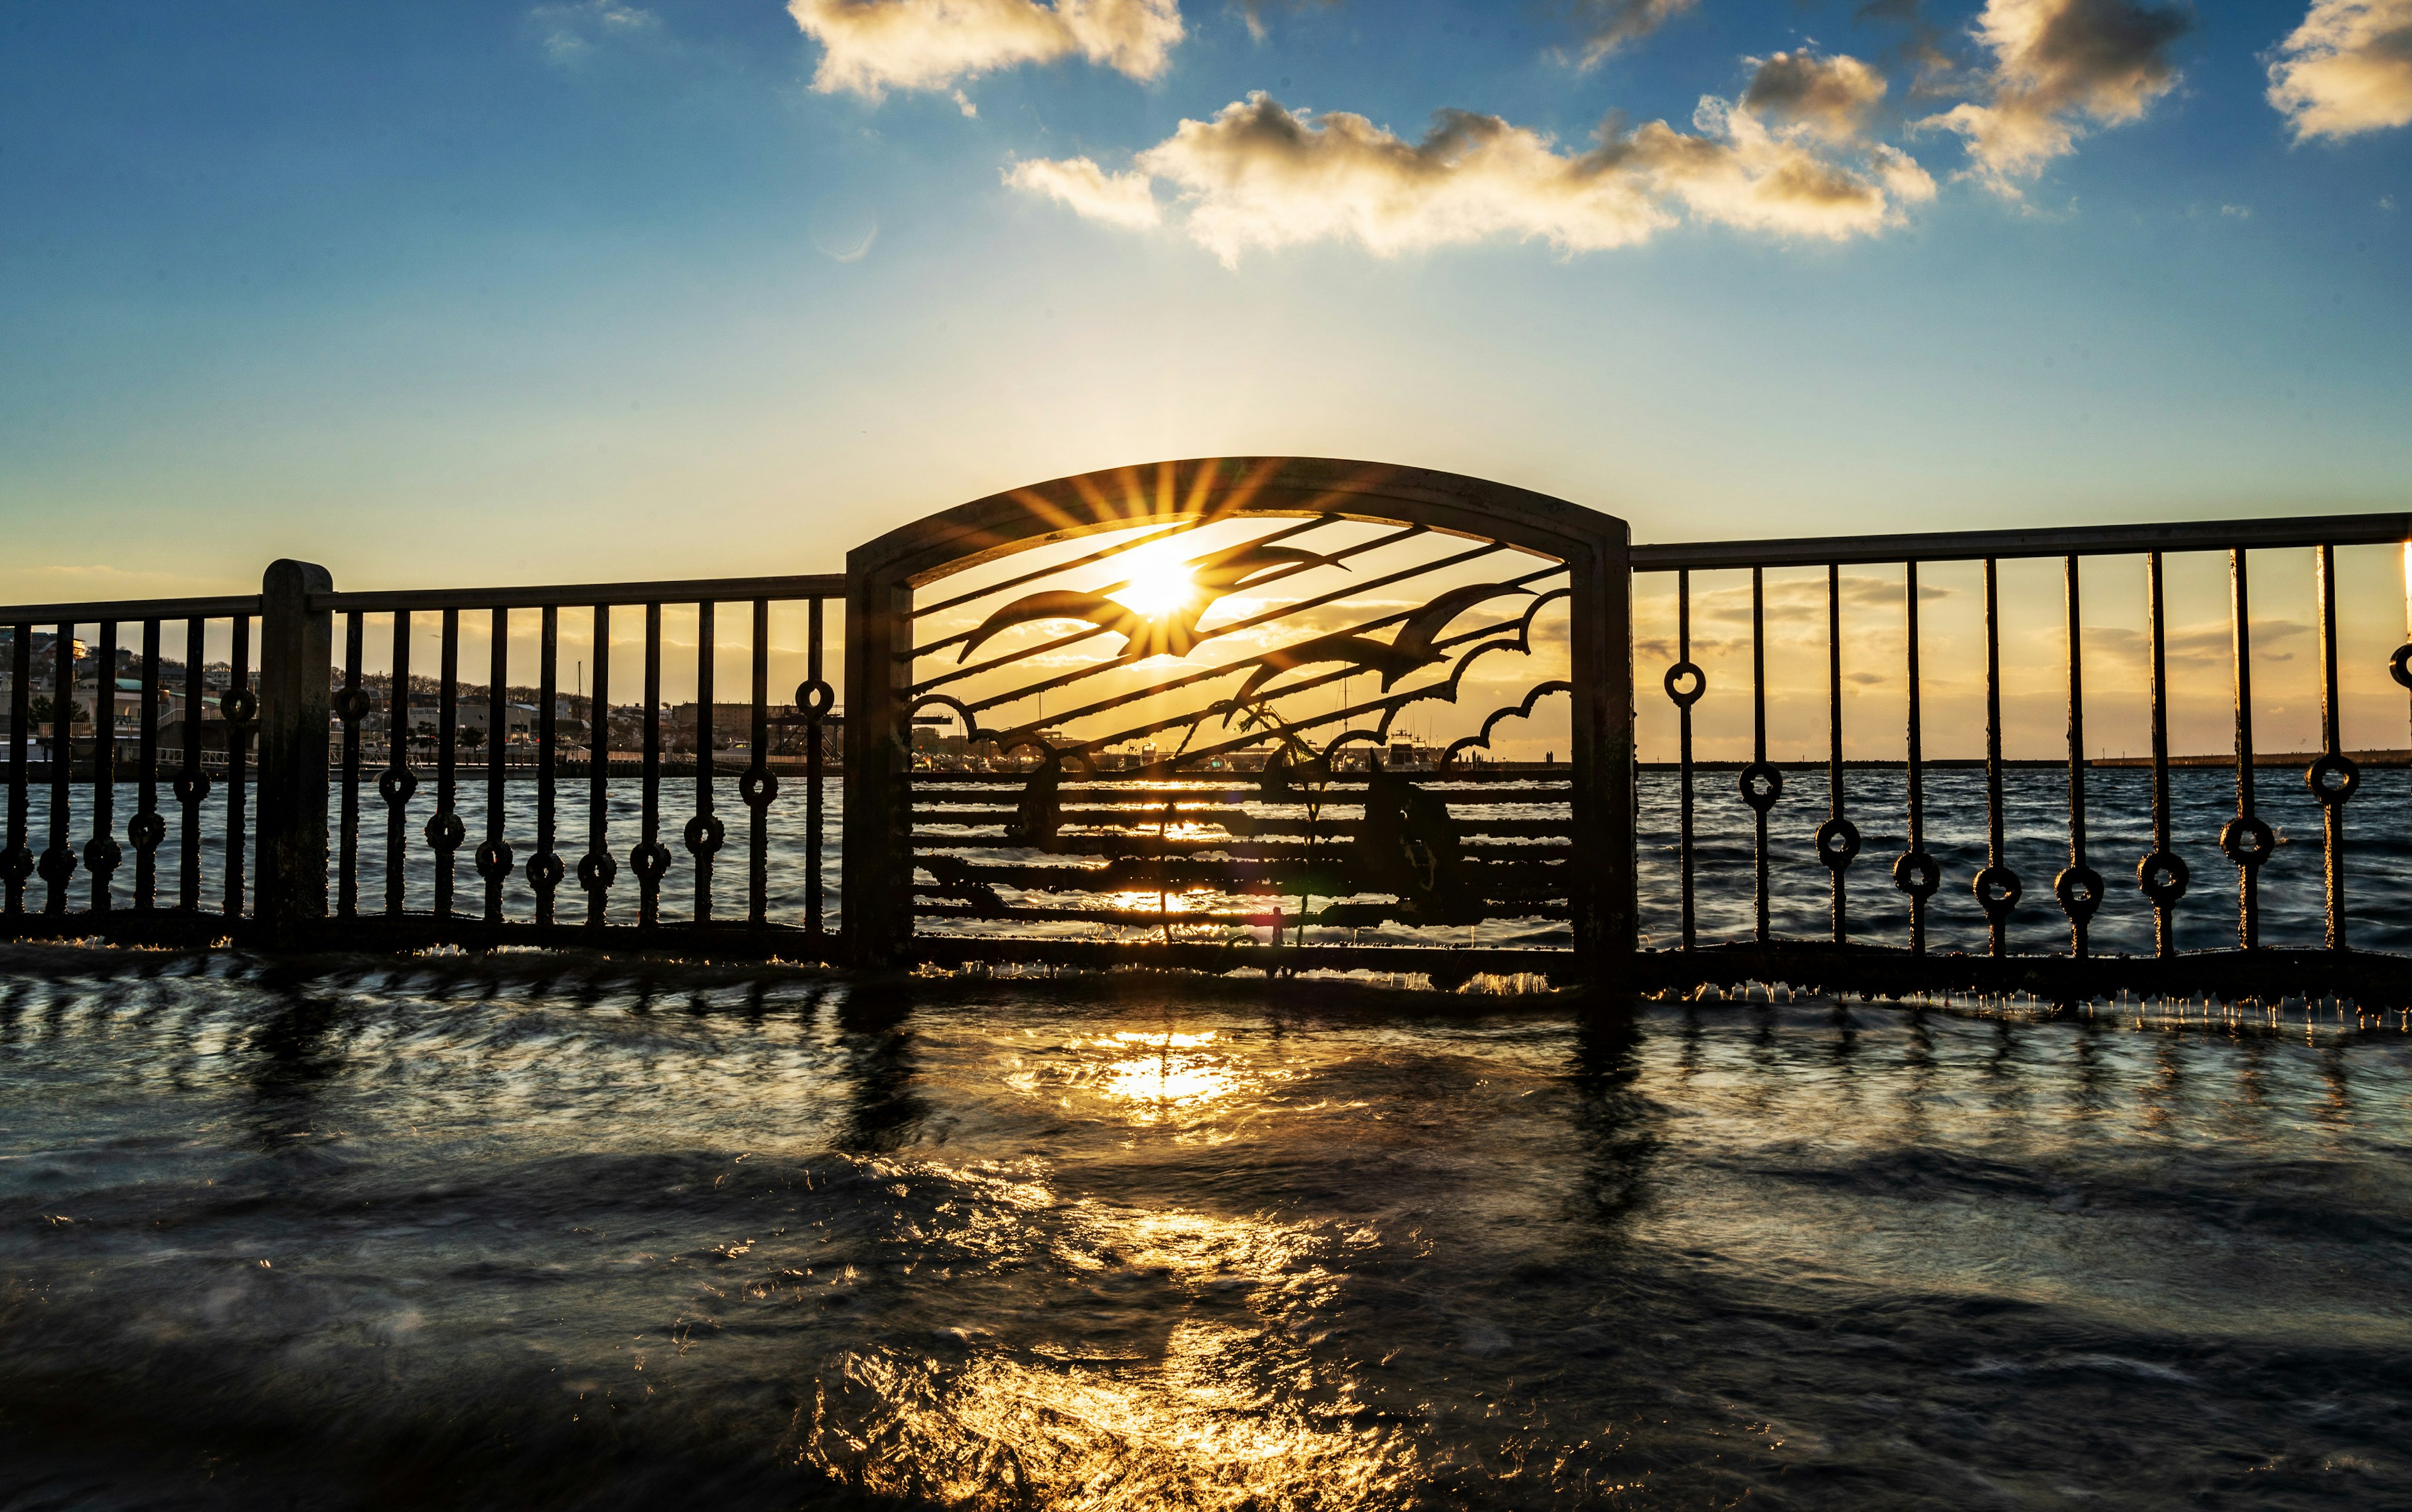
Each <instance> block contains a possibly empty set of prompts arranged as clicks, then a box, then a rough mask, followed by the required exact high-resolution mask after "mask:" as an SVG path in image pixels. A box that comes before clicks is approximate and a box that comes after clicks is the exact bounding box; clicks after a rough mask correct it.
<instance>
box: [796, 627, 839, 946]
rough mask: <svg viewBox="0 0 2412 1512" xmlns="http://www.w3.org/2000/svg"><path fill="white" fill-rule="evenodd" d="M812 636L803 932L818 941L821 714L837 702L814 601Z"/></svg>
mask: <svg viewBox="0 0 2412 1512" xmlns="http://www.w3.org/2000/svg"><path fill="white" fill-rule="evenodd" d="M810 613H811V615H812V624H811V633H810V636H809V638H808V639H807V641H806V649H805V652H804V679H805V685H804V688H803V690H802V692H801V693H799V694H798V696H797V700H796V701H797V706H798V707H799V708H800V709H802V712H803V714H804V751H805V753H806V754H805V757H804V759H805V762H806V765H805V767H804V932H805V933H807V934H809V935H811V936H812V937H813V939H815V940H816V941H817V940H818V939H819V938H820V937H821V934H822V932H823V929H822V922H821V715H822V714H824V713H826V712H829V708H830V705H831V703H832V702H833V701H834V699H833V698H832V697H831V691H830V686H829V684H828V683H826V682H824V681H822V678H821V601H820V600H819V599H817V598H816V599H814V600H813V601H812V609H811V610H810Z"/></svg>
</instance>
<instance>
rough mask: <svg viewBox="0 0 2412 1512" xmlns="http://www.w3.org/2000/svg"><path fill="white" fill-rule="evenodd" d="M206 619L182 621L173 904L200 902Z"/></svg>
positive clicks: (206, 789) (206, 776) (206, 781)
mask: <svg viewBox="0 0 2412 1512" xmlns="http://www.w3.org/2000/svg"><path fill="white" fill-rule="evenodd" d="M207 630H208V624H207V622H205V621H203V620H200V619H198V618H195V619H190V620H186V621H185V622H184V770H183V771H179V772H177V773H176V786H175V793H176V801H177V803H178V804H180V805H182V807H183V808H184V815H183V819H184V823H183V824H182V826H181V827H180V832H179V835H178V839H177V847H176V905H177V906H178V907H180V908H183V909H185V910H187V911H188V912H190V911H198V910H199V908H200V906H201V801H202V800H204V799H206V798H208V797H209V793H210V773H209V769H208V768H207V767H204V766H203V765H202V764H201V707H202V704H203V702H204V701H205V700H206V698H207V697H208V692H209V690H208V687H207V686H206V684H205V683H204V680H203V675H202V671H201V663H202V660H203V658H204V656H205V654H206V647H207V641H206V640H205V639H204V636H205V634H206V632H207Z"/></svg>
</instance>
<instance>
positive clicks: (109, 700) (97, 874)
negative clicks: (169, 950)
mask: <svg viewBox="0 0 2412 1512" xmlns="http://www.w3.org/2000/svg"><path fill="white" fill-rule="evenodd" d="M96 658H97V660H98V661H99V663H100V666H99V668H98V669H97V675H96V676H95V677H94V678H93V680H92V834H91V836H90V837H89V838H88V839H86V840H85V841H84V845H83V869H84V873H85V874H86V875H88V876H89V877H90V878H91V879H92V895H91V896H92V911H93V912H94V913H96V914H102V913H107V912H108V911H109V903H110V897H109V891H110V888H109V884H110V878H111V877H112V876H113V875H115V873H116V872H117V863H118V861H119V859H120V857H121V853H120V851H119V848H118V844H117V834H116V830H117V622H116V621H115V620H103V621H101V622H100V643H99V645H98V647H97V648H96Z"/></svg>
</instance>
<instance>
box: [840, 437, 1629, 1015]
mask: <svg viewBox="0 0 2412 1512" xmlns="http://www.w3.org/2000/svg"><path fill="white" fill-rule="evenodd" d="M1625 551H1626V537H1625V526H1624V524H1623V522H1622V521H1616V520H1612V519H1610V518H1608V517H1606V516H1602V515H1598V514H1595V513H1593V512H1591V511H1589V510H1585V509H1581V508H1579V507H1577V506H1573V505H1569V504H1566V503H1564V502H1562V501H1559V500H1555V499H1550V498H1546V497H1543V496H1540V495H1537V494H1532V493H1527V492H1522V491H1521V490H1515V489H1508V488H1504V487H1502V486H1500V485H1497V484H1493V483H1485V482H1481V481H1479V480H1477V479H1473V478H1465V477H1453V476H1451V475H1448V474H1435V473H1427V472H1417V471H1411V470H1405V469H1398V468H1390V467H1383V466H1379V465H1375V464H1371V463H1360V462H1332V461H1324V460H1318V459H1294V458H1270V459H1224V460H1213V461H1195V462H1167V463H1159V464H1156V465H1154V466H1149V467H1143V468H1133V469H1127V470H1124V471H1119V472H1113V473H1102V474H1090V475H1085V476H1083V477H1073V478H1065V479H1059V480H1057V481H1055V482H1052V483H1046V484H1041V485H1038V486H1037V487H1036V488H1031V489H1025V490H1022V491H1018V492H1014V493H1010V494H1004V495H999V496H997V497H995V498H992V499H985V500H981V501H978V502H977V503H974V504H970V505H965V506H962V507H961V508H958V509H954V510H950V511H949V512H947V513H946V514H943V515H938V516H935V517H933V518H932V519H929V520H925V521H920V522H919V523H917V524H915V525H911V526H908V527H906V528H905V529H903V530H900V531H897V532H895V533H893V534H891V535H890V536H884V537H882V538H881V539H880V540H878V541H875V542H873V543H872V544H871V545H869V546H866V547H863V548H861V549H860V550H858V551H856V552H855V553H854V554H853V555H852V557H851V558H850V559H849V561H848V573H847V576H848V581H849V591H848V621H847V648H848V650H847V654H848V658H849V665H848V683H849V689H850V707H849V710H848V714H849V717H848V721H847V726H846V737H847V741H848V749H847V763H848V767H849V770H850V771H853V772H854V773H856V774H857V781H856V784H855V789H856V790H855V791H854V792H851V793H850V794H849V798H848V805H847V813H846V842H847V844H846V917H847V919H848V933H849V936H850V937H851V938H853V939H855V940H857V941H858V942H859V947H860V949H861V950H862V952H863V959H865V960H866V961H867V962H902V961H905V960H948V961H960V960H1037V961H1057V962H1077V963H1081V964H1098V963H1101V962H1112V961H1117V960H1121V961H1140V962H1151V961H1152V962H1162V963H1176V962H1177V963H1180V964H1188V965H1194V964H1205V965H1210V966H1215V965H1220V966H1243V965H1244V966H1256V967H1263V968H1267V969H1275V970H1281V969H1295V968H1298V967H1302V966H1317V967H1322V966H1332V965H1340V966H1355V965H1367V966H1373V967H1375V968H1377V969H1384V970H1401V969H1405V970H1411V971H1419V972H1429V973H1431V974H1432V975H1433V976H1435V977H1436V978H1437V979H1440V980H1443V981H1447V980H1450V979H1457V978H1463V977H1464V976H1468V975H1471V974H1473V973H1475V972H1478V971H1500V970H1517V969H1522V970H1530V971H1542V972H1548V973H1550V974H1552V975H1556V976H1570V975H1574V974H1578V973H1581V974H1593V973H1596V969H1597V967H1598V965H1599V964H1600V962H1601V958H1602V956H1603V953H1604V952H1605V953H1611V954H1616V955H1620V956H1621V955H1622V954H1624V953H1625V952H1629V950H1630V949H1631V947H1632V942H1633V924H1632V919H1633V913H1634V910H1633V903H1632V899H1631V897H1630V895H1629V886H1630V884H1629V878H1630V876H1631V867H1630V865H1629V864H1611V863H1610V858H1611V857H1624V858H1628V859H1629V857H1630V855H1631V849H1632V844H1633V842H1632V829H1631V822H1630V815H1631V813H1632V806H1631V781H1632V778H1631V771H1630V759H1629V753H1630V750H1631V736H1630V720H1631V695H1630V686H1631V668H1630V660H1629V652H1628V651H1627V649H1626V648H1627V646H1628V645H1629V640H1630V637H1629V635H1628V632H1627V623H1626V622H1627V612H1626V608H1625V582H1626V566H1625Z"/></svg>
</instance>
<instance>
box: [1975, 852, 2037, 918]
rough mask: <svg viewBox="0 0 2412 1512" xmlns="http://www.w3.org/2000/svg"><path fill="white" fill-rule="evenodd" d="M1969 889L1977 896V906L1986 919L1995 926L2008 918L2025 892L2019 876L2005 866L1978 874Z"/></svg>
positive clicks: (1997, 866) (1984, 870)
mask: <svg viewBox="0 0 2412 1512" xmlns="http://www.w3.org/2000/svg"><path fill="white" fill-rule="evenodd" d="M1969 887H1970V888H1971V890H1973V891H1974V892H1975V893H1976V894H1977V906H1978V907H1979V908H1982V909H1983V910H1984V911H1985V917H1986V918H1988V919H1990V920H1991V921H1993V923H1996V924H1998V923H2000V922H2001V921H2002V920H2004V919H2006V918H2008V917H2010V913H2011V911H2012V910H2013V909H2015V908H2017V907H2018V905H2019V899H2020V898H2021V897H2022V896H2024V895H2025V892H2026V884H2025V883H2023V882H2021V881H2020V880H2019V874H2018V873H2016V872H2013V871H2011V870H2010V869H2009V868H2008V867H2007V866H1999V865H1995V866H1988V867H1986V868H1984V869H1983V870H1982V871H1980V872H1978V873H1977V875H1976V876H1975V877H1974V878H1973V879H1972V880H1971V881H1970V883H1969Z"/></svg>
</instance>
